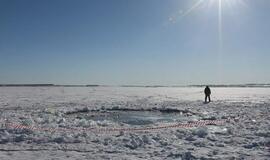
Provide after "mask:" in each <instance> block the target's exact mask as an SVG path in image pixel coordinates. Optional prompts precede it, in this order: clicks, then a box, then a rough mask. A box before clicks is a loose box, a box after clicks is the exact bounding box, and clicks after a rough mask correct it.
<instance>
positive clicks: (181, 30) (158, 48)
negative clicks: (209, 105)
mask: <svg viewBox="0 0 270 160" xmlns="http://www.w3.org/2000/svg"><path fill="white" fill-rule="evenodd" d="M198 1H199V0H23V1H22V0H0V22H1V25H0V56H1V59H0V83H55V84H108V85H119V84H134V85H135V84H136V85H157V84H160V85H185V84H206V83H211V84H221V83H225V84H239V83H270V63H269V60H270V30H269V29H270V1H268V0H256V1H255V0H221V1H222V49H220V47H219V46H220V43H219V42H220V41H219V37H220V35H221V34H219V30H218V28H219V27H218V24H219V23H218V22H219V16H218V0H203V1H202V3H201V4H200V5H199V6H198V7H197V8H194V9H193V10H192V11H191V12H189V14H185V13H186V12H187V11H188V10H189V9H190V8H192V6H193V5H194V4H196V3H197V2H198ZM210 1H212V2H213V3H212V5H209V4H210ZM242 2H244V3H245V4H243V3H242ZM183 15H185V16H183Z"/></svg>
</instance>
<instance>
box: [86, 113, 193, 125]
mask: <svg viewBox="0 0 270 160" xmlns="http://www.w3.org/2000/svg"><path fill="white" fill-rule="evenodd" d="M85 118H86V119H91V120H95V121H102V120H108V121H114V122H117V123H126V124H129V125H148V124H153V123H158V122H183V121H186V120H188V119H190V118H188V117H186V116H184V115H182V114H180V113H161V112H149V111H117V112H106V113H105V114H104V113H102V114H100V115H99V114H96V115H95V114H91V115H87V116H86V117H85Z"/></svg>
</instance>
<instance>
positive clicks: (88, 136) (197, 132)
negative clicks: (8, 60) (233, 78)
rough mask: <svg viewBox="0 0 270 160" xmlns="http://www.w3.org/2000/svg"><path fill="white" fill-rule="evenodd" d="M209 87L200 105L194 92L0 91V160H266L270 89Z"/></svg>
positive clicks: (178, 89) (116, 89)
mask: <svg viewBox="0 0 270 160" xmlns="http://www.w3.org/2000/svg"><path fill="white" fill-rule="evenodd" d="M211 89H212V97H211V98H212V100H213V102H211V103H208V104H204V103H203V99H204V95H203V92H202V91H203V88H199V87H186V88H185V87H156V88H151V87H145V88H144V87H0V144H1V145H0V159H5V160H6V159H7V160H9V159H10V160H11V159H40V160H45V159H268V158H269V156H270V154H269V147H270V136H269V135H270V116H269V113H270V107H269V104H270V88H262V87H261V88H255V87H252V88H248V87H246V88H236V87H233V88H229V87H228V88H211ZM228 118H234V120H232V121H229V122H226V123H224V124H221V125H206V126H201V127H193V128H166V129H159V130H149V131H143V132H132V131H130V132H125V131H115V132H111V131H106V130H100V131H95V130H90V128H94V129H104V128H110V129H112V128H131V129H132V128H143V127H158V126H162V125H163V126H164V125H167V124H176V123H188V122H196V121H198V120H221V119H228ZM7 123H14V124H21V125H24V126H28V127H36V128H41V129H42V128H43V129H44V128H52V129H54V130H51V131H45V130H38V129H34V130H33V129H28V128H24V129H18V128H17V129H16V128H12V127H9V126H7Z"/></svg>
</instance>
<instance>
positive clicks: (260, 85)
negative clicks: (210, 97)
mask: <svg viewBox="0 0 270 160" xmlns="http://www.w3.org/2000/svg"><path fill="white" fill-rule="evenodd" d="M205 86H207V85H189V87H205ZM208 86H210V87H270V84H228V85H223V84H222V85H215V84H213V85H210V84H209V85H208Z"/></svg>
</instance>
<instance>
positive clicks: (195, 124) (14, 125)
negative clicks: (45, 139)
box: [4, 118, 233, 133]
mask: <svg viewBox="0 0 270 160" xmlns="http://www.w3.org/2000/svg"><path fill="white" fill-rule="evenodd" d="M230 120H233V119H231V118H229V119H222V120H203V121H195V122H189V123H177V124H167V125H163V126H155V127H141V128H106V127H99V128H97V127H92V128H41V127H35V126H27V125H21V124H17V123H8V122H6V123H5V125H4V126H6V128H7V129H8V128H10V129H29V130H33V131H34V130H36V131H48V132H74V131H85V132H86V131H92V132H94V133H105V132H146V131H155V130H161V129H167V128H193V127H201V126H206V125H222V124H224V123H225V122H229V121H230Z"/></svg>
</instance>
